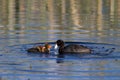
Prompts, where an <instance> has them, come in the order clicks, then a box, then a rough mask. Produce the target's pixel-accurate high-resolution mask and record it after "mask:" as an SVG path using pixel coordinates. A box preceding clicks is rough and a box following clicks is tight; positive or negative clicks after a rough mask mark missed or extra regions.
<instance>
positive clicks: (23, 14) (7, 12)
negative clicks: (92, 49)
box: [0, 0, 120, 41]
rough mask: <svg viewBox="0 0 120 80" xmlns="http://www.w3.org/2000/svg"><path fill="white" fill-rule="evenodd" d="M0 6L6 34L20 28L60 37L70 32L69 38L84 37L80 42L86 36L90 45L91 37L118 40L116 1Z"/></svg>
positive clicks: (14, 0) (22, 1)
mask: <svg viewBox="0 0 120 80" xmlns="http://www.w3.org/2000/svg"><path fill="white" fill-rule="evenodd" d="M0 3H1V5H0V10H1V11H0V15H1V16H0V26H1V27H2V28H1V30H6V31H5V34H7V33H6V32H7V30H8V31H9V30H16V29H18V25H19V30H31V29H35V30H58V31H59V34H61V35H62V34H66V31H68V30H69V31H71V32H69V33H70V34H83V35H82V36H81V38H82V37H83V38H85V37H84V36H86V38H88V40H90V41H92V40H91V39H90V38H91V37H98V39H99V40H103V41H104V39H103V38H108V36H110V37H109V38H112V37H114V36H116V37H119V36H120V35H119V34H118V31H119V30H120V28H119V25H120V24H119V23H120V20H119V19H120V16H119V12H120V10H119V7H120V6H119V4H120V1H119V0H104V1H103V0H31V1H30V0H9V1H7V0H1V1H0ZM35 26H37V27H35ZM16 27H17V28H16ZM63 30H64V31H63ZM46 33H48V34H51V35H53V34H56V32H54V31H53V32H50V31H49V32H46ZM22 34H24V33H22ZM72 36H75V35H72ZM52 37H54V36H52ZM67 38H70V37H67ZM73 38H74V37H73ZM78 38H80V37H78Z"/></svg>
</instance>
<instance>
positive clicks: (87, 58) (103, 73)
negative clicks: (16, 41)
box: [0, 42, 120, 80]
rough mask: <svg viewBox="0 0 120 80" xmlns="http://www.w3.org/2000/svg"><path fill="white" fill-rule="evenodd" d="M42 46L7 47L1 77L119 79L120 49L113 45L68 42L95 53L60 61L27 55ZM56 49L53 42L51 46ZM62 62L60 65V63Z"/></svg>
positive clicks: (53, 79) (3, 50) (44, 56)
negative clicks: (87, 48)
mask: <svg viewBox="0 0 120 80" xmlns="http://www.w3.org/2000/svg"><path fill="white" fill-rule="evenodd" d="M41 44H43V43H33V44H22V45H14V46H7V47H5V48H3V49H2V50H0V51H1V54H0V59H1V60H0V72H1V73H0V76H2V77H3V78H4V77H5V78H9V80H13V79H15V78H16V79H18V78H20V79H21V78H23V79H28V80H33V79H38V80H39V78H41V79H46V80H48V79H51V80H66V79H69V80H73V79H76V80H78V79H79V78H81V79H82V80H96V79H97V80H101V78H103V79H105V80H108V79H109V80H113V79H120V68H119V66H120V64H119V62H120V46H119V45H113V44H102V43H89V42H66V44H81V45H84V46H87V47H89V48H91V49H92V55H91V54H90V55H79V54H74V55H71V54H68V55H65V56H64V58H57V56H56V55H55V54H54V49H53V48H52V49H51V54H50V55H45V54H34V53H27V52H26V49H28V48H31V47H33V46H35V45H41ZM50 44H51V45H52V46H54V42H50ZM58 61H59V62H58Z"/></svg>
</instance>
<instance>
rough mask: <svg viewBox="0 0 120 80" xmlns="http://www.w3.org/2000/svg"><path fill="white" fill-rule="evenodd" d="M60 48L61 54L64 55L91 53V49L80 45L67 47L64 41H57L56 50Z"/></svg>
mask: <svg viewBox="0 0 120 80" xmlns="http://www.w3.org/2000/svg"><path fill="white" fill-rule="evenodd" d="M57 46H58V47H59V54H64V53H91V49H89V48H87V47H85V46H83V45H78V44H70V45H67V46H65V43H64V41H63V40H57V41H56V46H55V48H57Z"/></svg>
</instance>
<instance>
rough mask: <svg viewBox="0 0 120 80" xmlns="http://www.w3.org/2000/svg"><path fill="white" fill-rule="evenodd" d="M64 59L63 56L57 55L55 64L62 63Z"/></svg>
mask: <svg viewBox="0 0 120 80" xmlns="http://www.w3.org/2000/svg"><path fill="white" fill-rule="evenodd" d="M64 57H65V56H64V54H58V55H57V60H56V62H57V63H63V62H64Z"/></svg>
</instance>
